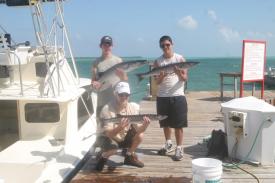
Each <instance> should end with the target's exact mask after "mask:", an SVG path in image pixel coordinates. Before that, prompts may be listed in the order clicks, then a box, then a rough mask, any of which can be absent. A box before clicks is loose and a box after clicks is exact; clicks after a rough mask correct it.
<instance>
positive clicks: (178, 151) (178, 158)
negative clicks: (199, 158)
mask: <svg viewBox="0 0 275 183" xmlns="http://www.w3.org/2000/svg"><path fill="white" fill-rule="evenodd" d="M182 159H183V148H182V147H177V148H176V152H175V156H174V160H175V161H181V160H182Z"/></svg>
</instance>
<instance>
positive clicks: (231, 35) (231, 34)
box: [219, 26, 240, 42]
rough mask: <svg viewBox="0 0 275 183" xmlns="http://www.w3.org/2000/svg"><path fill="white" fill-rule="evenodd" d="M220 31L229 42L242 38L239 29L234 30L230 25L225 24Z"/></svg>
mask: <svg viewBox="0 0 275 183" xmlns="http://www.w3.org/2000/svg"><path fill="white" fill-rule="evenodd" d="M219 33H220V34H221V35H222V36H223V38H224V39H225V41H227V42H231V41H233V40H236V39H239V38H240V34H239V32H238V31H236V30H233V29H231V28H229V27H225V26H221V27H220V28H219Z"/></svg>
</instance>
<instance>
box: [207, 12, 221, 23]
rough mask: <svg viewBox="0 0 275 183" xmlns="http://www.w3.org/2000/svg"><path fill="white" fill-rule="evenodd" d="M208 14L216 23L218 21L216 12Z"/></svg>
mask: <svg viewBox="0 0 275 183" xmlns="http://www.w3.org/2000/svg"><path fill="white" fill-rule="evenodd" d="M207 14H208V16H209V17H210V18H211V19H212V20H214V21H217V20H218V18H217V15H216V12H215V11H214V10H208V12H207Z"/></svg>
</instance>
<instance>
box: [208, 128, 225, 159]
mask: <svg viewBox="0 0 275 183" xmlns="http://www.w3.org/2000/svg"><path fill="white" fill-rule="evenodd" d="M207 148H208V154H207V156H211V157H215V158H218V159H220V160H223V159H224V158H225V157H227V156H228V151H227V144H226V134H225V133H224V132H223V131H222V130H213V131H212V134H211V138H210V140H209V141H208V143H207Z"/></svg>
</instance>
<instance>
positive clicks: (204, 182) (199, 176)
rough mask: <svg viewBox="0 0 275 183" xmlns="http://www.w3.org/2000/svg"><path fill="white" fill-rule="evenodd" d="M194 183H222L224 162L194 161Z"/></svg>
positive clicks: (211, 160) (212, 160) (209, 159)
mask: <svg viewBox="0 0 275 183" xmlns="http://www.w3.org/2000/svg"><path fill="white" fill-rule="evenodd" d="M192 173H193V183H221V176H222V162H221V161H220V160H217V159H213V158H198V159H194V160H192Z"/></svg>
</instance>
